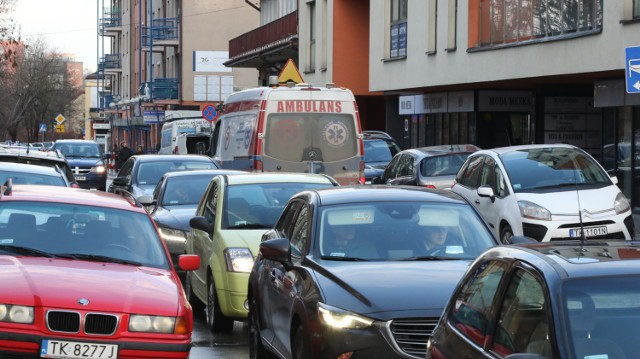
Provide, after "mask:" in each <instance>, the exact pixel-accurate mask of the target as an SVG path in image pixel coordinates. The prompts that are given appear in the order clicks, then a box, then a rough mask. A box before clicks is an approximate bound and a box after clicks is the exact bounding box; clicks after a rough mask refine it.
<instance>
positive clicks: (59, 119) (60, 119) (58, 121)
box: [56, 115, 65, 125]
mask: <svg viewBox="0 0 640 359" xmlns="http://www.w3.org/2000/svg"><path fill="white" fill-rule="evenodd" d="M64 120H65V118H64V116H62V115H58V116H56V122H57V123H58V125H61V124H62V123H63V122H64Z"/></svg>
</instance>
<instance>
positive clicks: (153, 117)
mask: <svg viewBox="0 0 640 359" xmlns="http://www.w3.org/2000/svg"><path fill="white" fill-rule="evenodd" d="M143 118H144V123H145V124H151V123H161V122H163V121H164V111H149V110H147V111H144V117H143Z"/></svg>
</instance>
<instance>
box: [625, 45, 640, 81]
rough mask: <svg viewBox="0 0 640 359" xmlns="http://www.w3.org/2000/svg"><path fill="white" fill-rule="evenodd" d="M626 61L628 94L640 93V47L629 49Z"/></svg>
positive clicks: (627, 49)
mask: <svg viewBox="0 0 640 359" xmlns="http://www.w3.org/2000/svg"><path fill="white" fill-rule="evenodd" d="M625 50H626V51H625V52H626V54H627V56H626V61H625V79H626V80H627V93H640V46H635V47H627V48H626V49H625Z"/></svg>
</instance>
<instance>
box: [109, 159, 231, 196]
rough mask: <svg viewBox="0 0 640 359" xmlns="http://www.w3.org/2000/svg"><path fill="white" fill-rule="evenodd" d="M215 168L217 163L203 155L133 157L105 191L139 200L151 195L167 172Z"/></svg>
mask: <svg viewBox="0 0 640 359" xmlns="http://www.w3.org/2000/svg"><path fill="white" fill-rule="evenodd" d="M217 168H220V166H219V165H218V163H217V162H216V161H214V160H213V159H212V158H211V157H209V156H205V155H134V156H131V157H129V159H128V160H127V161H126V162H125V163H124V164H123V165H122V167H121V168H120V171H118V174H117V175H116V177H115V178H114V179H113V182H112V183H111V185H110V186H109V188H108V190H107V191H108V192H116V191H117V190H125V191H127V192H130V193H132V194H133V196H134V197H136V198H139V197H140V196H143V195H152V194H153V190H154V189H155V188H156V185H157V184H158V182H160V178H162V176H163V175H164V174H165V173H167V172H177V171H191V170H210V169H217Z"/></svg>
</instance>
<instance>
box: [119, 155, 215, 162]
mask: <svg viewBox="0 0 640 359" xmlns="http://www.w3.org/2000/svg"><path fill="white" fill-rule="evenodd" d="M131 157H132V158H135V159H136V161H143V162H162V161H167V162H171V161H192V160H202V161H210V162H215V161H214V160H213V158H211V157H209V156H207V155H152V154H150V155H147V154H145V155H133V156H131Z"/></svg>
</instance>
